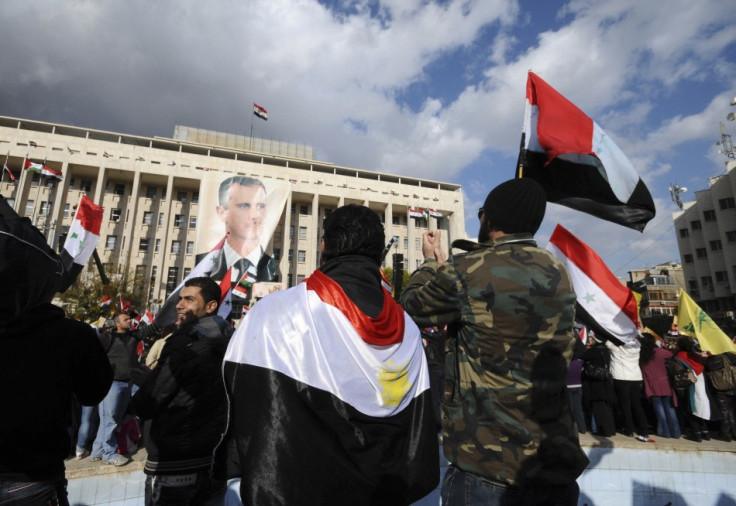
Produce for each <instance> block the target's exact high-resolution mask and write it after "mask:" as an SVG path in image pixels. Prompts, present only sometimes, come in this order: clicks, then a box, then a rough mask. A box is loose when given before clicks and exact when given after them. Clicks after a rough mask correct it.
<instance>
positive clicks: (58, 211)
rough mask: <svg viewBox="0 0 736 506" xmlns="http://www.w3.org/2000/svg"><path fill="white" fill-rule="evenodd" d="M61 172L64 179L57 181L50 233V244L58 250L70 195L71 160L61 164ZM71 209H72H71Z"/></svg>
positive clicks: (53, 248)
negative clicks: (58, 239)
mask: <svg viewBox="0 0 736 506" xmlns="http://www.w3.org/2000/svg"><path fill="white" fill-rule="evenodd" d="M61 173H62V174H64V179H62V180H61V181H59V182H58V183H56V195H54V209H53V211H52V212H51V215H50V217H51V231H50V233H49V246H51V249H52V250H54V251H56V239H57V237H58V236H59V229H60V228H61V222H62V220H63V219H64V205H63V204H64V203H65V202H66V200H67V197H68V195H69V181H70V180H71V177H70V174H69V162H63V163H62V165H61ZM70 211H71V209H70Z"/></svg>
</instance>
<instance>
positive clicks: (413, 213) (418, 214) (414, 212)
mask: <svg viewBox="0 0 736 506" xmlns="http://www.w3.org/2000/svg"><path fill="white" fill-rule="evenodd" d="M423 217H424V213H423V212H422V210H421V209H412V208H409V218H416V219H419V218H423Z"/></svg>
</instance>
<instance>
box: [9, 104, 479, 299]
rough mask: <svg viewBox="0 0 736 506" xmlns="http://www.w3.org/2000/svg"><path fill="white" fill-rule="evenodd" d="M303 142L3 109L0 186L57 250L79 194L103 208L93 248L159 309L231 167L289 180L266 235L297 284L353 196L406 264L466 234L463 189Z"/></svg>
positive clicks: (189, 262)
mask: <svg viewBox="0 0 736 506" xmlns="http://www.w3.org/2000/svg"><path fill="white" fill-rule="evenodd" d="M312 153H313V152H312V150H311V148H309V147H306V146H299V145H294V144H285V143H279V142H271V141H264V140H262V139H251V138H248V137H243V136H238V135H232V134H224V133H218V132H212V131H205V130H199V129H196V128H191V127H185V126H176V127H175V134H174V137H173V138H170V139H169V138H161V137H153V138H150V137H141V136H136V135H127V134H121V133H114V132H106V131H99V130H91V129H87V128H78V127H73V126H67V125H57V124H52V123H45V122H41V121H31V120H26V119H18V118H10V117H0V157H3V159H4V162H5V164H6V165H7V167H8V168H9V169H10V172H11V173H12V175H13V177H14V178H15V181H11V178H10V175H9V174H8V173H7V172H6V171H4V172H3V179H2V184H0V194H2V195H3V196H4V197H6V198H7V199H8V201H9V202H10V204H11V205H12V206H13V208H14V209H15V210H16V211H17V212H18V213H19V214H20V215H22V216H27V217H29V218H31V219H32V221H33V223H34V224H35V225H36V227H37V228H38V229H39V230H41V232H42V233H43V234H44V235H45V236H46V238H47V239H48V242H49V244H50V245H51V246H52V247H54V248H57V249H58V248H59V247H60V245H61V243H62V242H63V239H64V237H65V234H66V232H67V231H68V229H69V226H70V224H71V221H72V219H73V218H74V211H75V209H76V207H77V205H78V203H79V201H80V198H81V196H82V195H87V196H88V197H89V198H91V199H92V200H93V201H94V202H95V203H97V204H100V205H102V206H103V207H104V218H103V222H102V229H101V231H100V242H99V245H98V247H97V250H98V253H99V255H100V257H101V260H102V262H103V264H104V265H105V266H106V269H107V270H109V271H110V272H123V271H124V270H126V269H127V270H128V272H130V273H134V274H135V279H136V280H138V286H137V288H138V289H140V290H144V292H143V293H144V294H145V296H144V297H142V299H143V300H147V302H148V304H149V307H152V308H153V309H155V308H156V307H157V306H158V305H159V304H161V303H162V301H163V300H164V299H165V298H166V296H167V294H168V293H170V292H171V291H172V290H173V289H174V288H175V287H176V286H177V285H178V284H179V283H180V282H181V280H182V279H183V278H184V277H185V276H186V275H187V274H188V273H189V272H190V271H191V269H192V268H194V266H195V257H196V255H197V254H201V253H204V252H206V251H208V250H209V249H210V248H211V247H212V244H204V242H203V239H202V238H203V237H204V235H203V231H204V229H205V228H208V227H210V224H209V223H206V222H205V221H206V220H207V219H209V218H207V216H213V215H214V214H213V212H214V211H213V210H214V207H215V206H216V205H217V202H216V200H215V201H213V200H212V199H211V198H209V199H205V198H204V193H205V192H207V193H208V194H210V193H212V192H211V190H210V189H211V188H214V187H216V186H217V184H218V181H222V180H223V179H225V178H227V177H229V176H248V177H252V178H256V179H258V180H260V181H263V182H271V183H273V184H277V185H281V186H282V187H284V188H286V189H287V191H286V192H284V193H285V195H286V197H285V204H284V205H283V208H281V210H280V216H279V217H278V221H277V222H276V220H274V223H277V224H276V225H275V229H274V230H273V233H272V235H271V236H270V240H269V241H268V244H263V245H262V246H263V248H264V250H266V251H268V252H269V253H270V254H271V255H273V257H274V258H275V259H276V262H277V280H278V281H279V282H281V283H282V284H283V285H284V286H292V285H294V284H296V283H298V282H299V281H301V280H302V279H304V277H306V276H308V275H309V274H310V273H311V272H312V271H313V270H314V269H315V268H316V267H317V265H318V262H319V240H320V235H319V231H320V228H321V222H322V220H323V219H324V217H325V215H326V214H327V213H329V212H331V211H332V210H334V209H335V208H337V207H339V206H342V205H345V204H350V203H357V204H362V205H365V206H368V207H369V208H371V209H373V210H374V211H375V212H376V213H377V214H378V216H379V217H380V218H381V221H382V222H383V223H384V228H385V231H386V237H387V239H389V238H391V237H396V238H397V239H396V241H395V242H394V244H393V246H392V248H391V250H390V252H389V254H388V256H387V258H386V265H387V266H391V260H392V258H393V254H394V253H399V254H402V255H403V258H404V268H405V269H407V270H409V271H412V270H414V269H415V268H416V266H417V265H418V264H419V263H420V262H421V259H422V254H421V235H422V233H423V232H424V231H426V230H427V229H430V230H431V229H441V230H443V231H444V234H443V238H444V240H443V242H444V244H443V246H444V247H445V248H447V244H448V242H450V241H453V240H455V239H459V238H464V237H465V229H464V212H463V194H462V192H461V190H460V186H459V185H456V184H451V183H443V182H439V181H432V180H427V179H420V178H414V177H404V176H398V175H392V174H384V173H380V172H374V171H370V170H363V169H355V168H349V167H341V166H337V165H333V164H330V163H326V162H320V161H316V160H313V154H312ZM26 159H28V160H29V161H30V162H32V163H35V164H41V165H44V166H46V167H48V168H50V169H52V170H54V171H57V172H61V179H57V178H55V177H48V176H43V175H42V174H39V173H38V172H35V171H31V170H23V167H24V166H25V164H26Z"/></svg>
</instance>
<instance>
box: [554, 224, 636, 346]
mask: <svg viewBox="0 0 736 506" xmlns="http://www.w3.org/2000/svg"><path fill="white" fill-rule="evenodd" d="M547 250H549V251H550V252H551V253H552V254H553V255H554V256H556V257H557V258H558V259H560V260H561V261H562V262H563V263H564V264H565V267H567V272H568V273H569V274H570V279H571V280H572V285H573V288H574V289H575V294H576V295H577V304H576V307H575V319H576V320H578V321H579V322H580V323H582V324H584V325H586V326H587V327H589V328H590V329H592V330H593V331H595V333H596V335H598V336H601V337H604V338H606V339H607V340H609V341H612V342H613V343H615V344H622V343H626V342H629V341H633V340H634V339H636V337H637V336H638V335H639V331H638V325H637V324H638V322H639V311H638V308H637V304H636V298H635V297H634V293H633V292H632V291H631V290H630V289H629V288H627V287H626V286H624V285H622V284H621V283H620V282H619V280H618V279H616V276H614V275H613V273H612V272H611V271H610V270H609V269H608V267H606V264H605V263H603V260H601V258H600V257H599V256H598V254H597V253H596V252H595V251H593V250H592V249H591V248H590V247H589V246H588V245H587V244H585V243H584V242H583V241H581V240H580V239H578V238H577V237H575V236H574V235H572V234H571V233H570V232H569V231H568V230H566V229H565V228H564V227H562V226H561V225H557V227H556V228H555V230H554V232H553V233H552V237H550V240H549V244H548V245H547Z"/></svg>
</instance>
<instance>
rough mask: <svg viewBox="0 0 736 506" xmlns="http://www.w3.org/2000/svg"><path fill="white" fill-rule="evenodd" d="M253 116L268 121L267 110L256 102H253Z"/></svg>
mask: <svg viewBox="0 0 736 506" xmlns="http://www.w3.org/2000/svg"><path fill="white" fill-rule="evenodd" d="M253 114H255V115H256V116H258V117H259V118H261V119H263V120H266V121H268V112H266V109H264V108H263V107H261V106H260V105H258V104H256V103H255V102H253Z"/></svg>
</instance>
